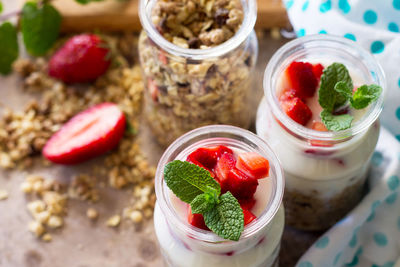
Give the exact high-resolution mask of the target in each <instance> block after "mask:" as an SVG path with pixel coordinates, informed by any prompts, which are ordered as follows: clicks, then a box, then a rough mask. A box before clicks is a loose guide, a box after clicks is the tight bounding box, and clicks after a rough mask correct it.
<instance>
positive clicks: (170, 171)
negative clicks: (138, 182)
mask: <svg viewBox="0 0 400 267" xmlns="http://www.w3.org/2000/svg"><path fill="white" fill-rule="evenodd" d="M164 179H165V182H166V183H167V186H168V187H169V189H171V190H172V192H174V194H175V195H176V196H177V197H178V198H179V199H180V200H182V201H183V202H186V203H190V202H192V200H193V199H194V198H195V197H196V196H198V195H200V194H202V193H205V192H209V191H210V189H209V187H210V188H213V189H215V190H216V191H217V195H218V196H219V194H220V193H221V187H220V185H219V183H218V182H217V181H215V180H214V178H212V177H211V175H210V173H209V172H208V171H207V170H206V169H203V168H200V167H199V166H197V165H194V164H191V163H189V162H187V161H180V160H174V161H172V162H170V163H168V164H167V165H166V166H165V168H164Z"/></svg>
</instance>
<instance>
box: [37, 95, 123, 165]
mask: <svg viewBox="0 0 400 267" xmlns="http://www.w3.org/2000/svg"><path fill="white" fill-rule="evenodd" d="M124 131H125V115H124V113H123V112H122V111H121V110H120V109H119V108H118V106H117V105H116V104H113V103H102V104H99V105H96V106H94V107H91V108H89V109H87V110H85V111H82V112H81V113H79V114H77V115H75V116H74V117H73V118H72V119H70V120H69V121H68V122H67V123H66V124H64V126H63V127H62V128H61V129H60V130H59V131H58V132H57V133H55V134H54V135H53V136H52V137H51V138H50V139H49V140H48V141H47V143H46V145H45V146H44V148H43V151H42V152H43V156H45V157H46V158H47V159H48V160H50V161H52V162H55V163H60V164H75V163H80V162H83V161H86V160H88V159H91V158H93V157H96V156H99V155H101V154H104V153H105V152H107V151H109V150H111V149H113V148H114V147H115V146H116V145H117V144H118V142H119V140H120V139H121V138H122V136H123V134H124Z"/></svg>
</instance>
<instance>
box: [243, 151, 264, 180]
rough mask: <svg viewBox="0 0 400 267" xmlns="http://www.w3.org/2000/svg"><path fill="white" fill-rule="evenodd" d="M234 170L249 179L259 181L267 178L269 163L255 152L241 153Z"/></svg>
mask: <svg viewBox="0 0 400 267" xmlns="http://www.w3.org/2000/svg"><path fill="white" fill-rule="evenodd" d="M236 168H238V169H239V170H241V171H242V172H244V173H245V174H247V175H248V176H250V177H253V178H255V179H261V178H264V177H267V176H268V173H269V161H268V160H267V159H266V158H264V157H263V156H260V155H259V154H257V153H256V152H247V153H241V154H239V156H238V159H237V162H236Z"/></svg>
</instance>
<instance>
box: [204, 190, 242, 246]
mask: <svg viewBox="0 0 400 267" xmlns="http://www.w3.org/2000/svg"><path fill="white" fill-rule="evenodd" d="M203 216H204V221H205V223H206V225H207V227H208V228H210V229H211V230H212V231H213V232H214V233H216V234H217V235H219V236H220V237H222V238H224V239H229V240H234V241H237V240H239V238H240V235H241V234H242V231H243V228H244V216H243V210H242V208H241V207H240V204H239V202H238V201H237V199H236V198H235V197H234V196H233V195H232V194H231V192H226V193H225V194H223V195H222V196H221V197H220V202H219V203H218V204H217V205H216V206H215V208H213V209H211V210H209V211H207V212H206V213H204V214H203Z"/></svg>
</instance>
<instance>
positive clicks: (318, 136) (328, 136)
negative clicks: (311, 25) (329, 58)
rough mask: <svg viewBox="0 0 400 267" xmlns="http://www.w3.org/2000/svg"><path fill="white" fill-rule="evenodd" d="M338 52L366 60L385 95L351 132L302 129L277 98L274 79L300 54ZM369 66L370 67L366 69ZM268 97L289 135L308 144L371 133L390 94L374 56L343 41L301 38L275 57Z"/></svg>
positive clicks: (266, 84)
mask: <svg viewBox="0 0 400 267" xmlns="http://www.w3.org/2000/svg"><path fill="white" fill-rule="evenodd" d="M323 48H335V49H337V50H338V51H339V50H340V52H341V53H346V54H347V55H348V56H349V57H350V56H352V57H354V58H355V57H358V58H359V59H360V60H361V59H362V60H363V62H362V64H363V65H364V67H366V69H367V70H368V71H369V74H370V75H371V78H372V80H373V82H374V83H376V84H378V85H380V86H381V87H382V93H381V95H380V97H379V98H378V100H377V101H375V102H374V103H373V104H372V105H371V106H370V107H369V108H368V111H367V112H366V113H365V114H364V115H363V117H362V118H361V119H360V120H358V121H356V122H355V123H354V124H353V125H352V126H351V127H350V128H349V129H345V130H341V131H336V132H334V131H326V132H323V131H316V130H313V129H309V128H307V127H305V126H303V125H300V124H298V123H296V122H295V121H293V120H292V119H290V118H289V117H288V116H287V115H286V114H285V113H284V112H283V110H282V109H281V106H280V104H279V100H278V98H277V97H276V88H275V86H274V77H275V75H277V74H276V71H277V70H278V69H279V66H280V65H281V63H282V61H283V60H284V59H286V58H288V57H289V56H290V55H292V54H293V53H296V52H298V51H300V50H307V51H310V50H312V49H315V50H317V49H319V50H320V49H323ZM366 64H368V65H366ZM263 86H264V94H265V96H266V99H267V102H268V104H269V108H270V109H271V111H272V114H273V115H274V116H275V118H276V119H277V120H278V121H280V122H281V123H282V124H283V125H284V126H285V127H286V128H287V129H288V130H289V131H291V132H292V133H294V134H295V135H297V136H299V137H301V138H303V139H306V140H310V139H312V140H321V141H332V140H333V141H339V142H340V141H343V140H348V138H350V137H352V136H355V135H357V134H359V133H362V132H364V131H365V130H367V129H368V128H369V127H370V126H371V125H372V124H373V123H374V122H375V121H376V120H377V119H378V117H379V115H380V113H381V111H382V109H383V102H384V98H385V93H386V78H385V74H384V72H383V69H382V67H381V66H380V64H379V63H378V62H377V60H376V59H375V58H374V57H373V55H372V54H371V53H369V52H368V51H367V50H365V49H364V48H363V47H361V46H360V45H358V44H357V43H356V42H354V41H351V40H348V39H346V38H343V37H339V36H333V35H328V34H316V35H309V36H304V37H300V38H297V39H295V40H292V41H290V42H288V43H287V44H285V45H283V46H282V47H281V48H280V49H278V51H277V52H276V53H275V54H274V55H273V56H272V58H271V59H270V61H269V62H268V65H267V67H266V69H265V72H264V81H263Z"/></svg>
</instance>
